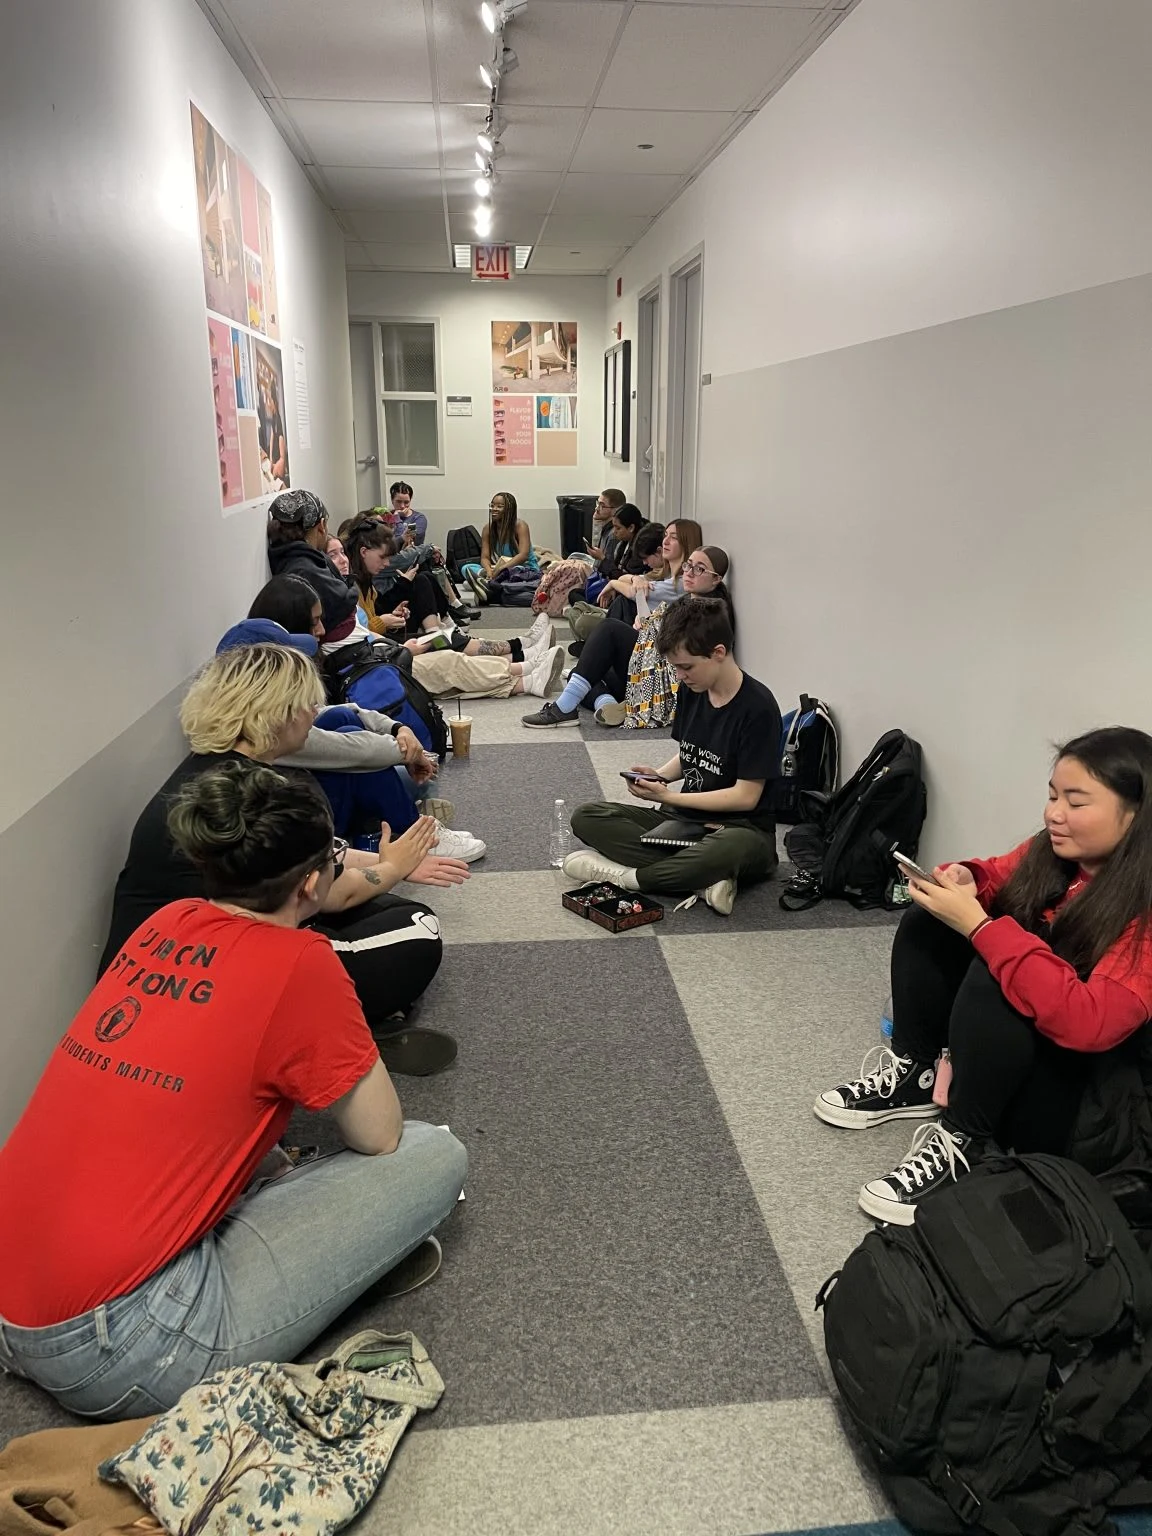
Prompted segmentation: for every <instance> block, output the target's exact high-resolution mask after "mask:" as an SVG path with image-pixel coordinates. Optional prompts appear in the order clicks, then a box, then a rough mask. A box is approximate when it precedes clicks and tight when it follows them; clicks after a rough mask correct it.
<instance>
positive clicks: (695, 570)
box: [684, 560, 716, 576]
mask: <svg viewBox="0 0 1152 1536" xmlns="http://www.w3.org/2000/svg"><path fill="white" fill-rule="evenodd" d="M684 569H685V570H686V571H691V572H692V574H693V576H715V574H716V572H715V571H714V570H713V569H712V567H711V566H709V565H701V564H700V562H699V561H698V560H686V561H685V562H684Z"/></svg>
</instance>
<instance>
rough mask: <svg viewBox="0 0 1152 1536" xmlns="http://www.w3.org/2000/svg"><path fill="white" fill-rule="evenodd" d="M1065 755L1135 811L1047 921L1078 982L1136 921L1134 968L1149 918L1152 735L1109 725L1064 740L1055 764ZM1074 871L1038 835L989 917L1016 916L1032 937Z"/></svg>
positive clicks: (1042, 834)
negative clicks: (1088, 876)
mask: <svg viewBox="0 0 1152 1536" xmlns="http://www.w3.org/2000/svg"><path fill="white" fill-rule="evenodd" d="M1066 757H1068V758H1075V759H1076V761H1077V762H1078V763H1082V764H1083V766H1084V767H1085V768H1086V769H1087V770H1088V772H1089V773H1090V774H1091V775H1092V777H1093V778H1094V779H1098V780H1099V781H1100V783H1101V784H1103V785H1104V786H1105V787H1106V788H1108V789H1110V790H1111V791H1112V792H1113V794H1115V795H1118V796H1119V797H1120V799H1121V801H1122V802H1123V804H1124V806H1125V808H1126V809H1128V810H1130V811H1132V812H1133V817H1132V822H1131V824H1130V825H1129V828H1128V830H1127V832H1126V833H1125V834H1124V836H1123V837H1122V838H1121V840H1120V842H1119V844H1118V845H1117V846H1116V848H1115V850H1114V851H1113V852H1112V854H1111V855H1110V856H1109V858H1108V860H1107V862H1106V863H1105V864H1104V865H1103V867H1102V868H1101V869H1099V870H1098V871H1097V873H1096V875H1095V877H1094V878H1093V879H1092V880H1091V881H1089V883H1088V884H1087V885H1086V886H1085V887H1084V889H1083V890H1082V891H1080V892H1078V893H1077V895H1076V896H1074V897H1073V899H1072V900H1071V901H1069V902H1067V903H1066V904H1065V905H1064V906H1063V907H1061V909H1060V911H1059V912H1058V913H1057V914H1056V917H1055V918H1054V919H1053V922H1052V929H1051V937H1050V943H1051V945H1052V949H1053V951H1054V952H1055V953H1056V954H1058V955H1059V956H1060V958H1061V959H1062V960H1066V961H1067V962H1068V964H1069V965H1070V966H1071V967H1072V968H1073V970H1074V971H1076V973H1077V975H1078V976H1080V977H1081V978H1082V979H1083V978H1085V977H1087V976H1088V975H1089V974H1090V973H1091V971H1092V970H1093V968H1094V967H1095V966H1097V965H1098V964H1099V963H1100V961H1101V959H1102V958H1103V957H1104V955H1105V954H1106V953H1107V951H1108V950H1109V949H1111V948H1112V946H1113V945H1114V944H1115V943H1116V941H1117V940H1118V939H1119V938H1120V936H1121V934H1122V933H1123V932H1124V931H1125V929H1126V928H1128V926H1129V925H1130V924H1131V923H1133V922H1135V923H1136V924H1137V929H1136V944H1135V945H1134V946H1133V949H1132V961H1133V964H1134V963H1135V959H1136V954H1137V951H1138V949H1139V945H1140V943H1141V942H1142V941H1143V939H1144V937H1145V934H1146V933H1147V930H1148V925H1149V920H1150V919H1152V736H1148V735H1147V734H1146V733H1145V732H1144V731H1137V730H1133V729H1132V728H1131V727H1129V726H1125V725H1113V726H1108V727H1107V728H1106V729H1104V730H1099V731H1089V732H1088V733H1087V734H1086V735H1084V736H1077V737H1076V739H1075V740H1074V741H1070V742H1067V743H1066V744H1065V745H1064V746H1063V747H1061V748H1060V749H1059V751H1058V752H1057V753H1056V759H1055V760H1056V762H1060V760H1061V759H1062V758H1066ZM1078 873H1079V870H1078V866H1077V864H1076V862H1075V861H1074V860H1072V859H1061V858H1058V857H1057V855H1056V852H1055V850H1054V849H1053V847H1052V840H1051V838H1050V837H1049V836H1048V833H1047V832H1046V831H1044V832H1038V833H1037V834H1036V836H1035V837H1034V838H1033V839H1032V846H1031V847H1030V848H1029V849H1028V852H1027V853H1026V854H1025V855H1024V859H1023V862H1022V863H1021V864H1020V865H1019V867H1018V868H1017V869H1016V870H1015V872H1014V873H1013V875H1012V877H1011V879H1010V880H1009V881H1008V883H1007V885H1005V887H1004V889H1003V890H1002V891H1000V892H998V894H997V895H996V897H995V899H994V901H993V904H992V911H993V914H994V915H995V916H997V917H1014V918H1015V919H1016V921H1017V922H1018V923H1019V924H1020V926H1021V927H1022V928H1026V929H1028V931H1029V932H1030V933H1036V932H1038V931H1039V930H1040V929H1041V928H1042V927H1043V922H1044V913H1045V912H1047V911H1049V910H1050V909H1051V908H1052V907H1054V906H1056V905H1057V903H1058V902H1060V901H1062V900H1063V898H1064V895H1065V893H1066V892H1067V890H1068V887H1069V886H1070V885H1071V884H1072V882H1073V880H1075V879H1076V878H1077V875H1078Z"/></svg>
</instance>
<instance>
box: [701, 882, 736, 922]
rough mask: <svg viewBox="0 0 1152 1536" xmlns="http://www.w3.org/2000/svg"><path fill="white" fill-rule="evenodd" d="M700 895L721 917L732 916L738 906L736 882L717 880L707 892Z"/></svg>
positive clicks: (704, 891)
mask: <svg viewBox="0 0 1152 1536" xmlns="http://www.w3.org/2000/svg"><path fill="white" fill-rule="evenodd" d="M698 894H699V895H700V896H703V898H704V900H705V901H706V902H707V903H708V905H709V906H710V907H711V908H712V910H713V912H719V914H720V916H721V917H731V916H732V908H733V907H734V906H735V905H736V882H735V880H716V881H714V882H713V884H712V885H710V886H709V887H708V888H707V890H703V891H700V892H698Z"/></svg>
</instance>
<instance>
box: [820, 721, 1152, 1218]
mask: <svg viewBox="0 0 1152 1536" xmlns="http://www.w3.org/2000/svg"><path fill="white" fill-rule="evenodd" d="M933 876H934V883H931V882H928V881H922V880H917V879H912V880H910V882H909V891H910V893H911V896H912V900H913V902H914V903H915V906H914V907H913V908H911V909H910V910H909V911H907V912H906V913H905V914H904V916H903V918H902V919H901V921H900V926H899V928H898V929H897V930H896V938H895V941H894V943H893V946H892V1003H893V1010H894V1012H893V1019H892V1047H891V1049H888V1048H887V1047H884V1046H881V1047H878V1051H877V1052H876V1053H869V1055H870V1058H871V1059H866V1060H865V1062H864V1064H863V1068H862V1070H861V1076H860V1078H859V1079H858V1080H856V1081H854V1082H849V1083H842V1084H841V1085H840V1086H838V1087H836V1088H830V1089H828V1090H827V1091H826V1092H824V1093H822V1094H821V1095H820V1097H819V1098H818V1099H817V1100H816V1103H815V1106H814V1108H815V1111H816V1114H817V1115H818V1116H819V1117H820V1119H821V1120H824V1121H826V1122H827V1123H828V1124H829V1125H835V1126H842V1127H847V1128H848V1129H850V1130H857V1129H860V1130H864V1129H867V1128H869V1127H870V1126H874V1125H882V1124H884V1122H885V1121H888V1120H923V1121H926V1122H929V1123H927V1124H925V1125H923V1126H921V1127H920V1129H919V1130H918V1131H917V1133H916V1137H915V1140H914V1142H913V1144H912V1148H911V1150H910V1152H909V1154H908V1156H907V1157H906V1158H905V1159H904V1160H903V1162H901V1163H900V1164H899V1165H898V1166H897V1167H896V1168H895V1169H893V1171H892V1172H891V1173H890V1174H888V1175H887V1176H886V1177H885V1178H882V1179H875V1180H872V1181H871V1182H869V1183H867V1184H865V1185H864V1187H863V1189H862V1190H861V1191H860V1206H861V1208H862V1209H863V1210H865V1211H866V1212H867V1213H868V1215H870V1216H874V1217H876V1218H877V1219H878V1220H880V1221H892V1222H897V1223H899V1224H901V1225H905V1226H907V1225H910V1224H911V1223H912V1222H913V1221H915V1219H916V1210H917V1207H918V1206H919V1204H920V1202H921V1201H922V1200H924V1199H926V1198H927V1197H928V1196H929V1195H930V1194H932V1192H933V1191H934V1190H936V1189H940V1188H941V1187H943V1186H945V1185H948V1184H950V1183H951V1182H952V1180H953V1179H955V1178H959V1177H960V1176H961V1175H962V1174H964V1173H966V1172H967V1171H968V1169H969V1168H970V1167H971V1165H972V1164H973V1163H974V1162H975V1161H976V1160H977V1159H978V1158H979V1157H981V1156H984V1155H985V1154H986V1153H987V1152H988V1151H989V1150H990V1149H991V1150H995V1149H996V1147H997V1145H998V1146H1000V1147H1004V1148H1013V1149H1015V1151H1017V1152H1051V1153H1056V1154H1058V1155H1067V1153H1068V1151H1069V1144H1070V1139H1071V1136H1072V1132H1073V1128H1074V1124H1075V1121H1076V1115H1077V1111H1078V1109H1079V1106H1080V1102H1081V1098H1082V1095H1083V1092H1084V1088H1085V1084H1086V1083H1087V1081H1088V1079H1089V1076H1090V1073H1091V1069H1092V1067H1093V1065H1094V1064H1095V1062H1096V1061H1097V1060H1099V1058H1100V1056H1101V1054H1102V1053H1105V1052H1109V1051H1112V1050H1114V1049H1115V1048H1116V1047H1117V1046H1119V1045H1120V1043H1121V1042H1122V1041H1124V1040H1126V1039H1127V1038H1128V1037H1129V1036H1130V1035H1133V1034H1134V1033H1135V1032H1136V1031H1137V1030H1138V1029H1140V1028H1141V1026H1142V1025H1144V1024H1145V1023H1146V1022H1147V1021H1148V1019H1149V1018H1150V1017H1152V737H1150V736H1148V735H1146V734H1145V733H1144V732H1143V731H1138V730H1132V729H1130V728H1128V727H1124V726H1113V727H1110V728H1108V729H1105V730H1097V731H1089V732H1088V733H1087V735H1084V736H1078V737H1077V738H1076V739H1075V740H1074V741H1070V742H1068V743H1067V745H1066V746H1064V747H1061V749H1060V751H1059V752H1058V753H1057V756H1056V762H1055V766H1054V767H1053V770H1052V778H1051V780H1050V782H1049V785H1048V805H1047V808H1046V810H1045V813H1044V830H1043V831H1042V832H1038V833H1037V834H1036V835H1035V836H1034V837H1032V838H1030V839H1029V840H1028V841H1027V842H1024V843H1021V844H1020V846H1019V847H1018V848H1015V849H1013V851H1012V852H1011V853H1007V854H1003V855H1001V856H1000V857H998V858H992V859H968V860H965V861H964V862H963V863H960V864H946V865H944V866H942V867H939V868H937V869H936V870H934V871H933ZM945 1052H946V1053H947V1055H946V1057H945V1058H943V1059H946V1060H947V1063H948V1067H949V1070H950V1074H951V1081H950V1082H949V1081H947V1079H948V1075H949V1074H948V1073H943V1074H942V1076H943V1078H944V1081H943V1082H941V1084H940V1085H939V1089H938V1090H937V1084H936V1078H937V1072H938V1071H939V1070H940V1065H941V1060H942V1053H945ZM873 1062H874V1063H875V1065H874V1066H873ZM945 1090H946V1091H945ZM934 1091H936V1098H940V1099H945V1098H946V1104H945V1106H944V1108H943V1111H941V1108H940V1106H939V1104H938V1103H937V1102H936V1098H934V1096H933V1095H934Z"/></svg>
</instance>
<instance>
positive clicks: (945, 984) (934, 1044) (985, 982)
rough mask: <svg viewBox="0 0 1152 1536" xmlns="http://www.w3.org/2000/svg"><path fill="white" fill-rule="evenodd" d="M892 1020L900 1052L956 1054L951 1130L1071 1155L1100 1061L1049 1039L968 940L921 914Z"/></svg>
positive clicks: (910, 915) (906, 949) (901, 938)
mask: <svg viewBox="0 0 1152 1536" xmlns="http://www.w3.org/2000/svg"><path fill="white" fill-rule="evenodd" d="M892 1015H893V1016H892V1045H893V1049H894V1050H896V1051H898V1052H899V1054H900V1055H902V1056H911V1057H913V1058H914V1059H915V1060H916V1061H918V1062H924V1063H925V1064H928V1063H930V1062H933V1061H935V1059H936V1057H937V1056H938V1055H939V1054H940V1052H941V1051H942V1050H943V1049H944V1047H945V1046H947V1047H948V1048H949V1050H950V1051H951V1053H952V1072H953V1076H952V1086H951V1089H950V1091H949V1095H948V1108H947V1110H946V1111H945V1114H944V1123H945V1125H946V1126H948V1127H949V1129H951V1130H954V1131H959V1132H960V1133H961V1134H962V1135H967V1136H976V1137H979V1138H981V1139H983V1138H985V1137H991V1138H992V1139H993V1140H995V1141H997V1142H998V1143H999V1144H1000V1145H1001V1146H1002V1147H1005V1148H1008V1147H1012V1148H1014V1149H1015V1150H1016V1151H1017V1152H1054V1153H1057V1154H1060V1155H1063V1154H1064V1153H1065V1152H1066V1151H1067V1148H1068V1144H1069V1142H1070V1140H1071V1136H1072V1128H1073V1125H1074V1124H1075V1120H1076V1113H1077V1111H1078V1109H1079V1107H1080V1099H1081V1095H1082V1093H1083V1088H1084V1083H1085V1080H1086V1079H1087V1076H1088V1070H1089V1066H1090V1058H1089V1057H1088V1055H1087V1054H1086V1053H1085V1052H1083V1051H1069V1050H1065V1049H1064V1048H1063V1047H1062V1046H1058V1045H1055V1044H1054V1043H1053V1042H1052V1041H1051V1040H1049V1039H1048V1038H1047V1037H1046V1036H1044V1035H1042V1034H1041V1033H1040V1032H1039V1030H1038V1029H1037V1028H1036V1025H1035V1023H1034V1022H1033V1021H1032V1020H1031V1019H1029V1018H1027V1017H1026V1016H1025V1015H1024V1014H1022V1013H1018V1012H1017V1010H1016V1009H1015V1008H1013V1007H1012V1005H1011V1004H1010V1003H1009V1002H1008V1001H1007V999H1006V998H1005V996H1004V994H1003V992H1001V990H1000V988H999V986H998V985H997V983H996V980H995V978H994V977H993V975H992V973H991V972H990V971H989V969H988V967H987V966H986V965H985V964H984V961H983V960H981V959H980V957H979V956H978V955H976V954H975V952H974V951H973V949H972V946H971V944H969V942H968V940H967V939H963V938H961V937H960V935H959V934H958V933H955V932H954V931H953V930H952V929H951V928H948V927H946V926H945V925H944V924H943V923H941V922H939V921H938V920H937V919H936V918H934V917H932V916H930V915H929V914H928V913H927V912H922V911H921V910H920V908H919V907H912V908H910V909H909V910H908V911H907V912H906V913H905V914H904V916H903V918H902V919H901V921H900V927H899V928H898V929H897V930H896V940H895V943H894V944H893V946H892Z"/></svg>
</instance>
